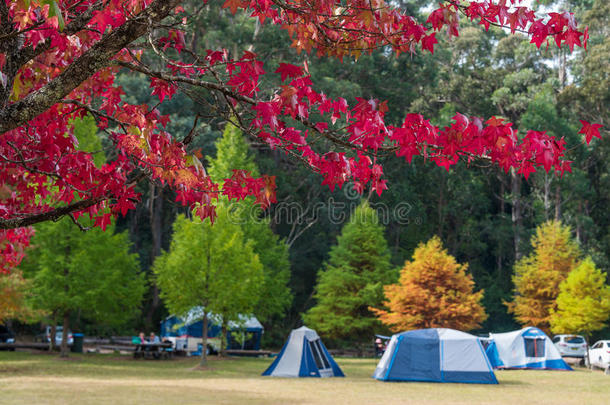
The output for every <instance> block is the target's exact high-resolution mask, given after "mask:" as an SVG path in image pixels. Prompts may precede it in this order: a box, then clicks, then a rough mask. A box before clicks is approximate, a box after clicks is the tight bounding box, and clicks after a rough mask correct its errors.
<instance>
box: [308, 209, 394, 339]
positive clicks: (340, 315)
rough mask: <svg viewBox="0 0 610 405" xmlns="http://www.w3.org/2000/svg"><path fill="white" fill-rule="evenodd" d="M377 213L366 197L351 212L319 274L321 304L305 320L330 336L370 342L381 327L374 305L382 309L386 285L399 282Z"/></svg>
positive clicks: (311, 310) (317, 293) (317, 304)
mask: <svg viewBox="0 0 610 405" xmlns="http://www.w3.org/2000/svg"><path fill="white" fill-rule="evenodd" d="M383 232H384V228H383V225H381V224H380V223H379V219H378V217H377V213H376V212H375V210H373V209H372V208H371V207H370V206H369V204H368V203H367V202H366V201H363V202H362V203H361V204H360V205H359V206H358V207H357V208H356V209H355V210H354V212H353V213H352V215H351V218H350V219H349V221H348V222H347V224H346V225H345V226H344V227H343V230H342V232H341V235H340V236H339V237H338V238H337V245H335V246H333V247H332V249H331V251H330V258H329V260H328V262H327V263H326V264H325V265H324V268H323V269H322V270H321V271H320V272H319V273H318V284H317V286H316V290H315V294H314V298H315V299H316V300H317V303H316V305H315V306H314V307H312V308H311V309H310V310H309V311H307V313H306V314H305V315H304V316H303V319H304V321H305V323H307V324H308V325H310V326H312V327H314V328H315V329H317V330H318V332H320V333H321V334H323V335H326V336H328V337H330V338H334V339H341V340H345V341H350V342H366V341H368V340H369V339H370V336H371V333H373V331H374V330H375V329H378V328H380V327H381V324H380V322H379V321H378V320H377V318H376V317H375V315H374V314H373V313H372V312H371V310H370V309H369V307H379V306H381V303H382V301H383V299H384V296H383V286H384V285H386V284H390V283H392V282H394V281H395V278H396V271H395V269H393V268H392V266H391V264H390V250H389V249H388V245H387V242H386V240H385V237H384V235H383Z"/></svg>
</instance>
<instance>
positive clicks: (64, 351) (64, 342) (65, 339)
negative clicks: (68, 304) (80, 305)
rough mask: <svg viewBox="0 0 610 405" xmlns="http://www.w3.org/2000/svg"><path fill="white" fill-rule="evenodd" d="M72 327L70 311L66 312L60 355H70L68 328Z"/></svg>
mask: <svg viewBox="0 0 610 405" xmlns="http://www.w3.org/2000/svg"><path fill="white" fill-rule="evenodd" d="M69 327H70V312H69V311H65V312H64V322H63V328H64V330H63V332H62V333H61V351H60V352H59V356H60V357H68V328H69Z"/></svg>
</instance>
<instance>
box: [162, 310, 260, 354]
mask: <svg viewBox="0 0 610 405" xmlns="http://www.w3.org/2000/svg"><path fill="white" fill-rule="evenodd" d="M221 324H222V317H220V316H219V315H216V314H213V313H211V312H208V338H216V337H220V333H221V330H220V327H221ZM228 329H229V331H228V332H229V333H228V334H227V349H242V350H243V349H246V350H260V344H261V337H262V335H263V333H264V328H263V325H262V324H261V323H260V322H259V321H258V319H256V317H254V316H253V315H239V321H238V322H234V321H230V322H229V324H228ZM202 335H203V307H200V306H197V307H193V308H191V310H190V311H188V312H187V313H186V314H185V315H183V316H181V317H180V316H176V315H171V316H168V317H167V318H165V320H163V321H162V322H161V333H160V336H161V337H162V338H164V337H167V338H172V337H180V338H201V337H202ZM199 343H200V342H199ZM195 347H196V346H195ZM194 349H195V348H193V350H194Z"/></svg>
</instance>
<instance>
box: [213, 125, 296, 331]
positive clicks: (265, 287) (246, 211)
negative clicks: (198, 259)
mask: <svg viewBox="0 0 610 405" xmlns="http://www.w3.org/2000/svg"><path fill="white" fill-rule="evenodd" d="M208 160H209V162H210V164H209V170H208V172H209V174H210V176H211V177H212V179H214V180H216V181H221V180H222V179H224V178H227V177H230V173H231V171H232V170H234V169H238V170H245V171H248V172H249V173H250V174H252V175H254V176H257V175H258V168H257V166H256V163H255V162H254V160H253V157H252V155H251V154H250V153H249V150H248V144H247V143H246V141H245V139H244V136H243V134H242V132H241V131H240V130H239V129H238V128H237V127H235V126H234V125H232V124H231V123H228V124H227V125H226V127H225V130H224V133H223V136H222V138H220V139H219V140H218V141H217V143H216V158H214V159H211V158H208ZM250 200H251V198H249V199H247V200H246V201H243V202H233V203H228V202H226V201H225V204H228V207H229V210H230V217H231V219H232V220H233V221H234V222H236V223H237V224H238V225H239V227H240V228H241V229H242V231H243V232H244V237H245V238H246V240H248V241H250V242H251V243H252V248H253V249H254V253H255V254H257V255H258V257H259V260H260V262H261V265H262V271H263V283H262V286H261V289H260V293H259V296H258V297H257V298H256V301H257V302H256V304H255V306H254V311H253V312H254V314H255V315H256V316H257V318H258V319H259V320H260V321H261V322H263V323H265V324H266V325H267V326H272V324H271V323H270V322H269V321H271V320H272V319H273V318H274V317H277V316H280V315H282V314H283V313H284V312H285V310H286V308H287V307H288V306H289V305H290V303H291V301H292V294H291V292H290V289H289V288H288V286H287V283H288V280H289V278H290V261H289V256H288V246H287V245H286V244H285V243H284V242H283V241H281V240H280V239H279V238H278V236H277V235H275V234H274V233H273V231H272V230H271V228H270V226H269V225H270V224H269V222H270V221H269V219H267V218H264V217H263V212H262V211H261V210H260V209H259V208H257V207H252V201H250ZM270 329H273V328H272V327H271V328H270Z"/></svg>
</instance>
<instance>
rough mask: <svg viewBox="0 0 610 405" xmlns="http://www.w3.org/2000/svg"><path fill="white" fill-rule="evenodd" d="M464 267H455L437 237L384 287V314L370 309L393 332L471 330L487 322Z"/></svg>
mask: <svg viewBox="0 0 610 405" xmlns="http://www.w3.org/2000/svg"><path fill="white" fill-rule="evenodd" d="M467 270H468V264H459V263H457V261H456V260H455V258H454V257H453V256H451V255H450V254H449V253H447V250H446V249H444V248H443V244H442V242H441V240H440V238H438V237H437V236H435V237H433V238H432V239H430V240H429V241H428V242H427V243H425V244H424V243H421V244H420V245H419V246H418V247H417V248H416V249H415V252H414V253H413V260H412V261H407V262H406V263H405V266H404V267H403V268H402V270H401V272H400V280H399V282H398V283H397V284H392V285H388V286H386V287H385V289H384V291H385V297H386V301H385V302H384V305H385V306H386V307H387V308H388V309H387V310H382V309H374V312H375V313H376V314H377V315H378V316H379V319H380V320H381V322H383V323H384V324H385V325H387V326H389V327H390V329H391V330H392V331H394V332H399V331H404V330H409V329H417V328H436V327H444V328H453V329H459V330H471V329H475V328H478V327H480V325H481V322H483V321H484V320H485V319H487V315H486V314H485V309H484V308H483V306H482V305H481V300H482V299H483V290H480V291H477V292H474V281H473V280H472V276H471V275H470V274H468V273H467Z"/></svg>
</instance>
